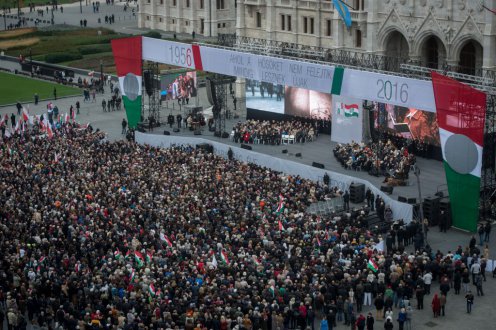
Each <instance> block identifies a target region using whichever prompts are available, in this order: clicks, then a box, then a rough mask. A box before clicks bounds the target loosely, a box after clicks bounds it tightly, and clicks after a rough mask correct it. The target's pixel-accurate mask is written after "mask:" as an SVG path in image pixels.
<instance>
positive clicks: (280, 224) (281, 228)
mask: <svg viewBox="0 0 496 330" xmlns="http://www.w3.org/2000/svg"><path fill="white" fill-rule="evenodd" d="M278 222H279V231H284V227H283V226H282V222H281V220H278Z"/></svg>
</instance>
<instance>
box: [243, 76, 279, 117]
mask: <svg viewBox="0 0 496 330" xmlns="http://www.w3.org/2000/svg"><path fill="white" fill-rule="evenodd" d="M245 88H246V107H247V108H251V109H258V110H263V111H269V112H275V113H280V114H284V86H282V85H274V84H272V83H266V82H260V81H256V80H250V79H246V86H245Z"/></svg>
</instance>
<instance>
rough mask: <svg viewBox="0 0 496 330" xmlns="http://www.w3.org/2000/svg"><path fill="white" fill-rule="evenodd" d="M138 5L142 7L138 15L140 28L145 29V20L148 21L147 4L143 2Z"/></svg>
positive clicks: (140, 0) (140, 1) (141, 0)
mask: <svg viewBox="0 0 496 330" xmlns="http://www.w3.org/2000/svg"><path fill="white" fill-rule="evenodd" d="M138 5H139V7H140V11H139V12H138V13H137V15H138V27H139V28H144V27H145V20H146V15H145V11H144V8H145V2H144V1H143V0H139V1H138Z"/></svg>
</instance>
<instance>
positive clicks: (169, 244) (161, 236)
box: [160, 233, 172, 247]
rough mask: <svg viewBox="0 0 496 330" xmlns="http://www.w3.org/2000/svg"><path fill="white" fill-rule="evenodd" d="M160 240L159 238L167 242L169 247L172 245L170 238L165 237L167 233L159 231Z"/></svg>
mask: <svg viewBox="0 0 496 330" xmlns="http://www.w3.org/2000/svg"><path fill="white" fill-rule="evenodd" d="M160 240H161V241H162V242H165V243H167V245H168V246H169V247H172V242H171V240H170V239H169V237H167V235H165V234H164V233H160Z"/></svg>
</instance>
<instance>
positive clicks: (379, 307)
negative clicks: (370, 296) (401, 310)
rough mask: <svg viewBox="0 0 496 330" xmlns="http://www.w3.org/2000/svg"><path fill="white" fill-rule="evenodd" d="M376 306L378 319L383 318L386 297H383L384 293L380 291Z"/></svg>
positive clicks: (375, 301) (375, 302)
mask: <svg viewBox="0 0 496 330" xmlns="http://www.w3.org/2000/svg"><path fill="white" fill-rule="evenodd" d="M374 306H375V309H376V314H375V318H376V319H377V320H382V315H383V313H382V310H383V309H384V299H383V298H382V294H380V293H379V295H378V296H377V298H375V300H374Z"/></svg>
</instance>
